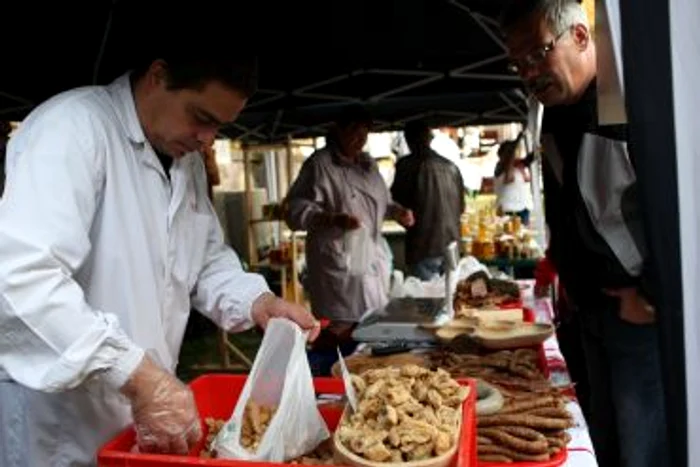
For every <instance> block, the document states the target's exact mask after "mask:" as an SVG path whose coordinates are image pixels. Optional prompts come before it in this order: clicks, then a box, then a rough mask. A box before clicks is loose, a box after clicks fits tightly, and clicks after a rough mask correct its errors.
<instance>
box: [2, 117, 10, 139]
mask: <svg viewBox="0 0 700 467" xmlns="http://www.w3.org/2000/svg"><path fill="white" fill-rule="evenodd" d="M10 133H12V125H10V122H8V121H6V120H0V140H6V139H9V137H10Z"/></svg>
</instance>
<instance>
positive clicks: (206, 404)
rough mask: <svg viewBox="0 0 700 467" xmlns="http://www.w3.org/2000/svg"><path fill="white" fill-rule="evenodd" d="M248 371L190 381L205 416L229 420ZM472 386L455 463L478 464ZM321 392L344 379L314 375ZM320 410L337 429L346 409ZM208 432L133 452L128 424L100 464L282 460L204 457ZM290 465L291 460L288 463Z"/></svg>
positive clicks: (238, 465)
mask: <svg viewBox="0 0 700 467" xmlns="http://www.w3.org/2000/svg"><path fill="white" fill-rule="evenodd" d="M246 378H247V375H220V374H211V375H205V376H201V377H199V378H197V379H195V380H194V381H192V383H191V384H190V387H191V388H192V391H193V392H194V397H195V401H196V403H197V408H198V410H199V414H200V416H201V417H202V419H205V418H208V417H213V418H217V419H224V420H228V419H229V418H230V417H231V414H232V413H233V409H234V407H235V406H236V402H237V401H238V397H239V395H240V394H241V392H242V391H243V386H244V385H245V381H246ZM460 384H462V385H465V386H467V385H468V386H469V387H470V388H471V391H470V393H469V398H468V399H467V401H466V402H465V403H464V408H463V420H464V423H463V424H462V433H461V436H460V440H459V442H460V445H459V448H458V450H457V454H456V455H455V459H454V461H453V462H452V466H453V467H476V416H475V413H474V407H475V404H476V386H475V382H474V381H473V380H468V381H460ZM314 387H315V389H316V394H317V395H325V394H344V393H345V390H344V388H343V382H342V380H340V379H336V378H314ZM319 411H320V412H321V415H322V416H323V418H324V420H325V421H326V424H327V425H328V428H329V429H330V430H331V431H333V430H335V427H336V426H337V425H338V422H339V421H340V417H341V416H342V413H343V408H342V406H339V405H338V404H328V405H319ZM202 431H203V433H204V436H203V438H202V441H201V442H200V444H199V445H198V446H196V447H195V449H194V450H193V451H192V452H191V453H190V455H188V456H170V455H163V454H139V453H134V452H132V448H133V446H134V444H135V440H136V435H135V433H134V431H133V429H132V428H127V429H126V430H124V431H123V432H121V433H120V434H119V435H117V436H116V437H115V438H114V439H113V440H111V441H109V442H107V443H106V444H105V445H104V446H103V447H102V448H101V449H100V451H99V453H98V455H97V465H98V466H99V467H125V466H126V467H165V466H179V467H182V466H191V465H195V466H196V465H200V466H217V467H265V466H268V467H269V466H277V465H281V464H274V463H267V462H251V461H239V460H224V459H203V458H200V457H199V456H198V454H199V452H201V450H202V449H203V448H204V443H205V438H206V436H207V434H208V433H207V426H206V424H205V423H204V422H202ZM284 465H289V464H284Z"/></svg>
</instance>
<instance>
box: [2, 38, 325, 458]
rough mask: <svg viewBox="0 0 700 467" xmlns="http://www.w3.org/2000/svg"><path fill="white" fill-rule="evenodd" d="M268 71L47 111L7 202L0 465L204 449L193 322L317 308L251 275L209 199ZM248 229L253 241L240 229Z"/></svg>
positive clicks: (234, 323)
mask: <svg viewBox="0 0 700 467" xmlns="http://www.w3.org/2000/svg"><path fill="white" fill-rule="evenodd" d="M198 52H199V51H198ZM256 69H257V68H256V65H255V61H254V60H244V59H220V58H217V59H214V58H212V59H209V58H202V56H201V55H199V57H198V58H197V59H196V60H193V59H192V57H184V56H180V57H167V56H166V57H165V58H164V59H163V60H156V61H153V62H152V63H150V65H148V66H146V67H144V68H143V69H142V70H140V71H135V72H134V73H130V74H125V75H124V76H121V77H120V78H118V79H117V80H116V81H114V82H113V83H112V84H110V85H108V86H92V87H84V88H79V89H75V90H71V91H68V92H64V93H62V94H60V95H58V96H55V97H53V98H52V99H50V100H48V101H47V102H45V103H44V104H42V105H40V106H39V107H38V108H36V109H35V110H34V111H33V112H32V113H31V114H30V115H29V116H28V117H27V119H26V120H25V121H24V122H23V123H22V124H21V126H20V128H19V131H18V132H17V133H16V136H15V137H14V138H13V139H12V140H11V141H10V143H9V146H8V151H7V162H8V164H7V165H8V170H7V172H8V179H7V186H6V191H5V196H4V197H3V199H2V200H1V201H0V336H2V337H1V338H0V426H2V430H0V465H2V466H3V467H15V466H68V465H70V466H77V465H93V464H94V463H95V456H96V451H97V450H98V449H99V447H100V446H101V445H102V444H103V443H104V442H105V441H107V440H108V439H110V438H111V437H113V436H114V435H115V434H117V433H118V432H119V431H120V430H121V429H123V428H124V427H126V426H127V425H129V424H130V423H132V422H133V423H134V425H135V427H136V432H137V442H138V445H139V449H140V450H142V451H151V452H169V453H187V452H188V450H189V449H190V448H191V447H192V446H193V444H194V443H195V442H196V441H197V440H198V439H199V437H200V434H201V433H200V425H199V422H198V414H197V410H196V407H195V404H194V400H193V397H192V394H191V392H190V390H189V389H188V388H187V386H185V385H184V384H182V383H181V382H179V381H178V380H177V379H176V378H175V377H174V376H173V373H174V370H175V367H176V365H177V358H178V353H179V350H180V345H181V343H182V338H183V334H184V330H185V326H186V323H187V319H188V314H189V311H190V306H193V307H194V308H196V309H197V310H199V311H200V312H202V313H203V314H204V315H206V316H207V317H209V318H210V319H211V320H213V321H214V322H216V323H217V324H219V325H220V326H221V327H222V328H224V329H226V330H229V331H240V330H244V329H248V328H250V327H252V326H254V325H259V326H261V327H263V328H264V327H265V325H266V323H267V321H268V320H269V319H270V318H271V317H286V318H289V319H291V320H293V321H295V322H297V323H298V324H299V325H300V326H301V327H302V328H303V329H308V330H310V331H311V335H310V337H311V338H313V337H314V335H315V334H317V327H316V323H315V321H314V320H313V318H312V316H311V315H310V314H309V313H308V312H307V311H306V310H305V309H303V308H301V307H299V306H297V305H294V304H290V303H287V302H284V301H282V300H280V299H278V298H276V297H275V296H274V295H272V294H271V293H270V291H269V289H268V287H267V285H266V283H265V281H264V280H263V279H262V277H260V276H258V275H255V274H249V273H246V272H244V271H243V270H242V268H241V263H240V261H239V259H238V257H237V256H236V254H235V253H234V252H233V251H232V250H231V249H230V248H228V247H227V246H226V245H225V244H224V243H223V240H222V234H221V230H220V226H219V224H218V221H217V218H216V216H215V214H214V211H213V209H212V206H211V203H210V201H209V199H208V196H207V180H206V174H205V168H204V164H203V162H202V158H201V156H200V154H199V153H198V151H199V149H200V148H201V147H202V146H208V145H211V144H212V142H213V139H214V137H215V135H216V133H217V131H218V129H219V128H220V127H221V126H222V125H224V124H226V123H228V122H231V121H233V120H235V118H236V117H237V116H238V114H239V112H240V111H241V110H242V109H243V107H244V105H245V104H246V101H247V99H248V98H249V96H250V95H251V94H252V93H253V92H254V91H255V88H256V81H257V78H256V76H257V71H256ZM241 228H243V226H241Z"/></svg>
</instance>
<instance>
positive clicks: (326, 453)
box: [199, 418, 334, 465]
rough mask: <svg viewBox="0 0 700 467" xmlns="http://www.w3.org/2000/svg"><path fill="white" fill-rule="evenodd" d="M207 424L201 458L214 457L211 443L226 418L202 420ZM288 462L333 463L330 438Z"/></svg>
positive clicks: (298, 463)
mask: <svg viewBox="0 0 700 467" xmlns="http://www.w3.org/2000/svg"><path fill="white" fill-rule="evenodd" d="M204 423H205V424H206V425H207V438H206V443H205V446H204V449H203V450H202V452H201V453H200V454H199V457H201V458H203V459H214V458H216V452H215V451H214V450H213V448H212V444H213V442H214V439H215V438H216V435H217V434H218V433H219V431H220V430H221V429H222V428H223V426H224V425H225V424H226V420H221V419H215V418H207V419H205V420H204ZM288 463H289V464H297V465H334V462H333V444H332V440H331V439H327V440H325V441H324V442H322V443H321V444H319V445H318V446H317V447H316V448H315V449H314V450H313V451H311V452H309V453H307V454H304V455H303V456H299V457H297V458H296V459H292V460H290V461H289V462H288Z"/></svg>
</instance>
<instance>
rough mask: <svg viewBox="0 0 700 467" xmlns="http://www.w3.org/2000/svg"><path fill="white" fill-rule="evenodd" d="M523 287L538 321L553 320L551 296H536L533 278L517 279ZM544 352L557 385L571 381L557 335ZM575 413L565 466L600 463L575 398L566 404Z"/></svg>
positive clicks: (550, 339)
mask: <svg viewBox="0 0 700 467" xmlns="http://www.w3.org/2000/svg"><path fill="white" fill-rule="evenodd" d="M517 282H518V284H520V286H521V289H522V297H523V303H524V304H525V306H526V307H528V308H530V309H532V311H533V312H534V314H535V321H537V322H552V320H553V319H554V307H553V306H552V300H551V299H550V298H535V296H534V287H535V281H534V280H520V281H517ZM543 345H544V351H545V355H546V357H547V364H548V367H549V373H550V379H551V380H552V382H553V384H554V385H556V386H568V385H570V384H571V378H570V377H569V372H568V370H567V369H566V363H565V361H564V356H563V355H562V353H561V350H559V342H558V341H557V336H556V334H555V335H553V336H552V337H550V338H549V339H547V341H545V343H544V344H543ZM567 408H568V410H569V412H571V414H573V416H574V421H575V423H576V426H575V427H574V428H571V429H570V430H569V433H570V434H571V442H570V443H569V445H568V446H567V448H568V451H569V458H568V460H567V462H566V463H565V464H564V465H565V466H566V467H597V466H598V462H597V461H596V457H595V454H594V450H593V443H592V441H591V437H590V434H589V432H588V425H587V424H586V420H585V419H584V417H583V412H582V410H581V406H580V405H579V404H578V402H575V401H572V402H570V403H569V404H568V406H567Z"/></svg>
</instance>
